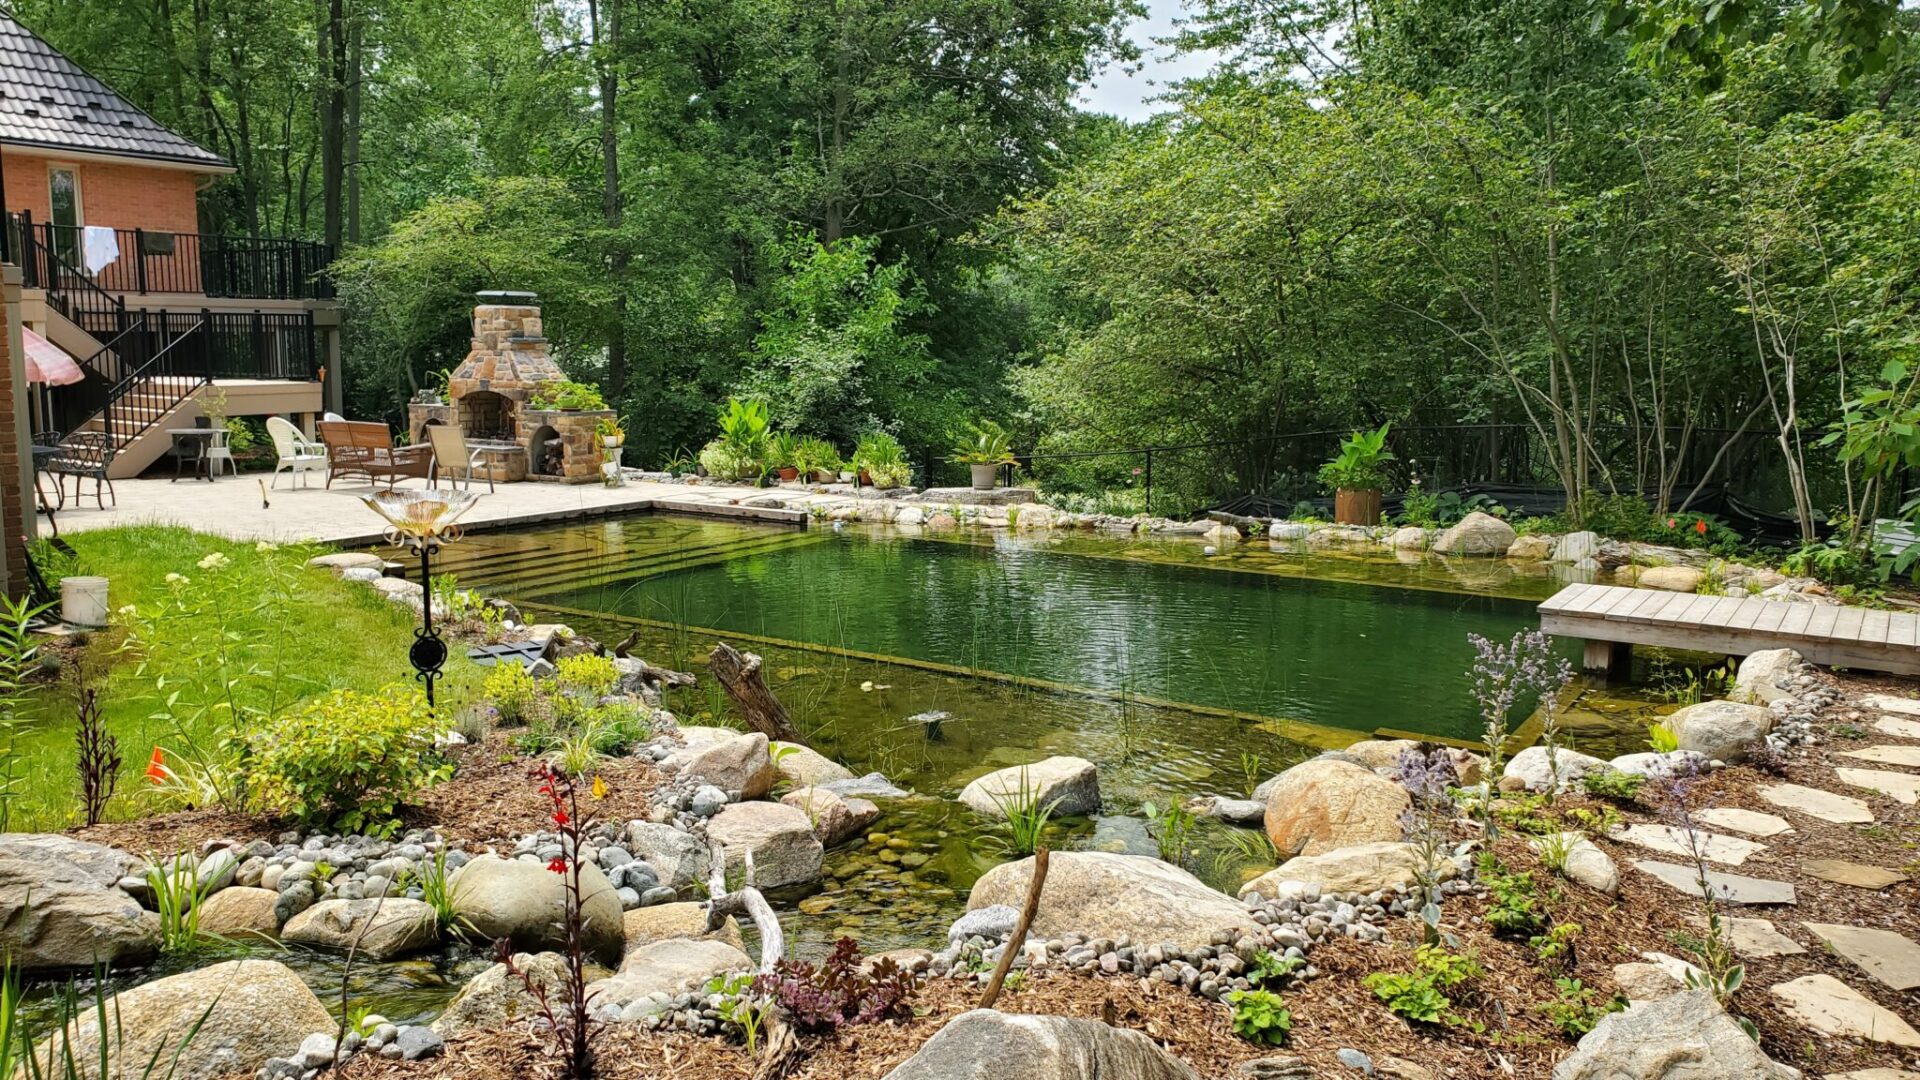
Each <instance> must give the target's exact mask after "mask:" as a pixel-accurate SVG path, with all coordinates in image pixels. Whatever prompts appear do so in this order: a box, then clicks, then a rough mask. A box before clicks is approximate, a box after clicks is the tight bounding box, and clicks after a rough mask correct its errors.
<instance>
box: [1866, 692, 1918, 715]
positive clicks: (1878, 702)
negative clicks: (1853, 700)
mask: <svg viewBox="0 0 1920 1080" xmlns="http://www.w3.org/2000/svg"><path fill="white" fill-rule="evenodd" d="M1860 704H1862V705H1865V706H1866V707H1867V708H1869V709H1878V710H1880V711H1881V712H1890V713H1899V714H1900V715H1902V716H1920V699H1915V698H1903V697H1894V696H1893V695H1891V694H1868V695H1866V696H1865V697H1863V698H1861V699H1860Z"/></svg>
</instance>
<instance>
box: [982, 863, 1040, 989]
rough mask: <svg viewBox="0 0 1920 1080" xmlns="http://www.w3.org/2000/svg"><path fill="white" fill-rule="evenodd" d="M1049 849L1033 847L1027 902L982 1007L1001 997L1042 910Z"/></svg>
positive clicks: (995, 967) (1002, 952) (1003, 951)
mask: <svg viewBox="0 0 1920 1080" xmlns="http://www.w3.org/2000/svg"><path fill="white" fill-rule="evenodd" d="M1047 855H1048V852H1047V849H1046V848H1043V847H1041V848H1034V849H1033V881H1032V883H1030V884H1029V885H1028V886H1027V902H1026V903H1025V904H1023V905H1021V907H1020V919H1019V921H1018V922H1016V923H1014V924H1013V936H1012V937H1010V938H1008V939H1007V947H1006V948H1005V949H1004V950H1002V951H1001V953H1000V962H999V963H998V964H995V965H994V966H993V978H992V980H991V981H989V982H988V983H987V992H986V993H984V994H982V995H980V1007H981V1008H983V1009H991V1008H993V1003H994V1002H995V1001H998V1000H999V999H1000V984H1001V983H1004V982H1006V981H1007V972H1008V971H1010V970H1012V968H1013V958H1014V956H1015V955H1016V954H1017V953H1019V951H1020V950H1021V948H1023V947H1024V946H1025V945H1026V942H1027V931H1028V930H1029V929H1030V928H1031V927H1032V926H1033V916H1034V914H1035V913H1036V912H1038V911H1039V910H1040V889H1041V887H1042V886H1044V885H1046V883H1047Z"/></svg>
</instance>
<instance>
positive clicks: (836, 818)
mask: <svg viewBox="0 0 1920 1080" xmlns="http://www.w3.org/2000/svg"><path fill="white" fill-rule="evenodd" d="M780 801H781V803H783V804H785V805H787V806H791V807H793V808H794V809H795V810H798V811H800V812H801V813H803V814H805V815H807V820H808V821H809V822H811V823H812V824H813V834H814V835H815V836H817V837H819V838H820V843H822V844H824V845H826V846H827V847H832V846H833V845H835V844H838V843H840V842H841V841H843V840H845V839H847V838H848V837H850V836H853V835H855V834H856V833H863V832H865V831H866V828H867V826H869V825H871V824H873V823H874V821H875V820H876V819H878V818H879V817H880V808H879V807H878V806H875V805H874V804H872V803H870V802H868V801H867V800H865V799H843V798H841V797H840V796H838V795H835V794H834V793H833V792H831V791H828V790H827V789H826V788H817V787H803V788H800V789H798V790H796V791H789V792H787V794H786V795H785V796H783V797H782V798H781V799H780Z"/></svg>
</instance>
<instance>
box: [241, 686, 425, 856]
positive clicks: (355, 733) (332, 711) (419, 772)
mask: <svg viewBox="0 0 1920 1080" xmlns="http://www.w3.org/2000/svg"><path fill="white" fill-rule="evenodd" d="M433 733H434V730H433V720H432V716H431V714H429V713H428V711H427V708H426V701H425V699H424V698H423V697H421V695H420V694H419V693H418V692H416V691H414V690H412V689H410V688H407V687H401V686H388V687H387V688H385V689H384V690H381V691H380V692H378V693H374V694H366V693H361V692H359V691H356V690H336V691H334V692H333V693H332V694H329V695H327V696H326V697H323V698H317V699H315V700H313V701H309V702H307V703H305V704H303V705H301V706H300V707H298V708H295V709H291V710H288V711H287V712H285V713H282V714H281V715H280V716H279V717H277V718H275V719H273V720H272V721H270V722H269V724H268V726H267V727H266V728H265V729H264V730H262V731H260V732H259V733H257V734H256V735H255V736H254V738H253V740H252V742H253V752H254V756H255V761H254V767H255V782H256V784H257V785H258V787H259V790H260V794H261V797H262V798H263V799H264V800H265V801H266V803H267V805H269V806H272V807H274V808H275V809H278V810H281V811H284V812H286V813H290V814H293V815H294V816H296V817H298V818H299V819H300V821H301V822H302V823H303V824H307V825H326V826H328V827H330V828H336V829H339V830H342V831H345V832H354V833H367V834H370V835H375V836H386V835H391V834H392V833H393V832H395V831H397V830H398V829H399V827H400V822H399V821H398V820H397V819H396V818H395V817H394V811H395V809H396V808H397V807H398V806H399V805H400V803H401V802H402V801H403V800H405V799H407V798H408V797H410V796H412V795H414V794H416V793H417V792H419V791H422V790H424V789H426V788H427V787H430V786H432V785H433V784H436V783H439V782H440V781H442V780H445V779H446V778H447V777H449V776H451V775H452V774H453V770H452V768H451V766H449V765H448V764H447V763H446V762H444V761H442V760H441V758H440V755H439V754H438V753H437V752H436V751H435V750H434V746H433Z"/></svg>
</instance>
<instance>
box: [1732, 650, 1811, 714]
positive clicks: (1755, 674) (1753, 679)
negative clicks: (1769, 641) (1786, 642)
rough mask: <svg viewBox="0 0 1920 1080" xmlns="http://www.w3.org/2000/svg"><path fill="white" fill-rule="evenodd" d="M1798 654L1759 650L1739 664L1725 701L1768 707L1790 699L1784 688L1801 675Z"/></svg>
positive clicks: (1785, 651)
mask: <svg viewBox="0 0 1920 1080" xmlns="http://www.w3.org/2000/svg"><path fill="white" fill-rule="evenodd" d="M1802 663H1803V661H1802V660H1801V657H1800V654H1799V653H1797V652H1794V651H1793V650H1792V649H1762V650H1761V651H1759V652H1757V653H1751V654H1749V655H1748V656H1747V658H1746V659H1745V660H1742V661H1740V670H1739V672H1738V673H1736V674H1735V675H1734V677H1733V690H1732V691H1731V692H1729V693H1728V694H1727V700H1729V701H1737V702H1740V703H1741V704H1744V705H1771V704H1773V703H1774V702H1776V701H1779V700H1780V699H1781V698H1787V697H1792V696H1793V693H1792V691H1789V690H1787V689H1786V687H1785V686H1784V684H1785V683H1786V682H1787V681H1789V680H1791V679H1792V678H1794V677H1795V676H1796V675H1798V674H1799V673H1800V665H1801V664H1802Z"/></svg>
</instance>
